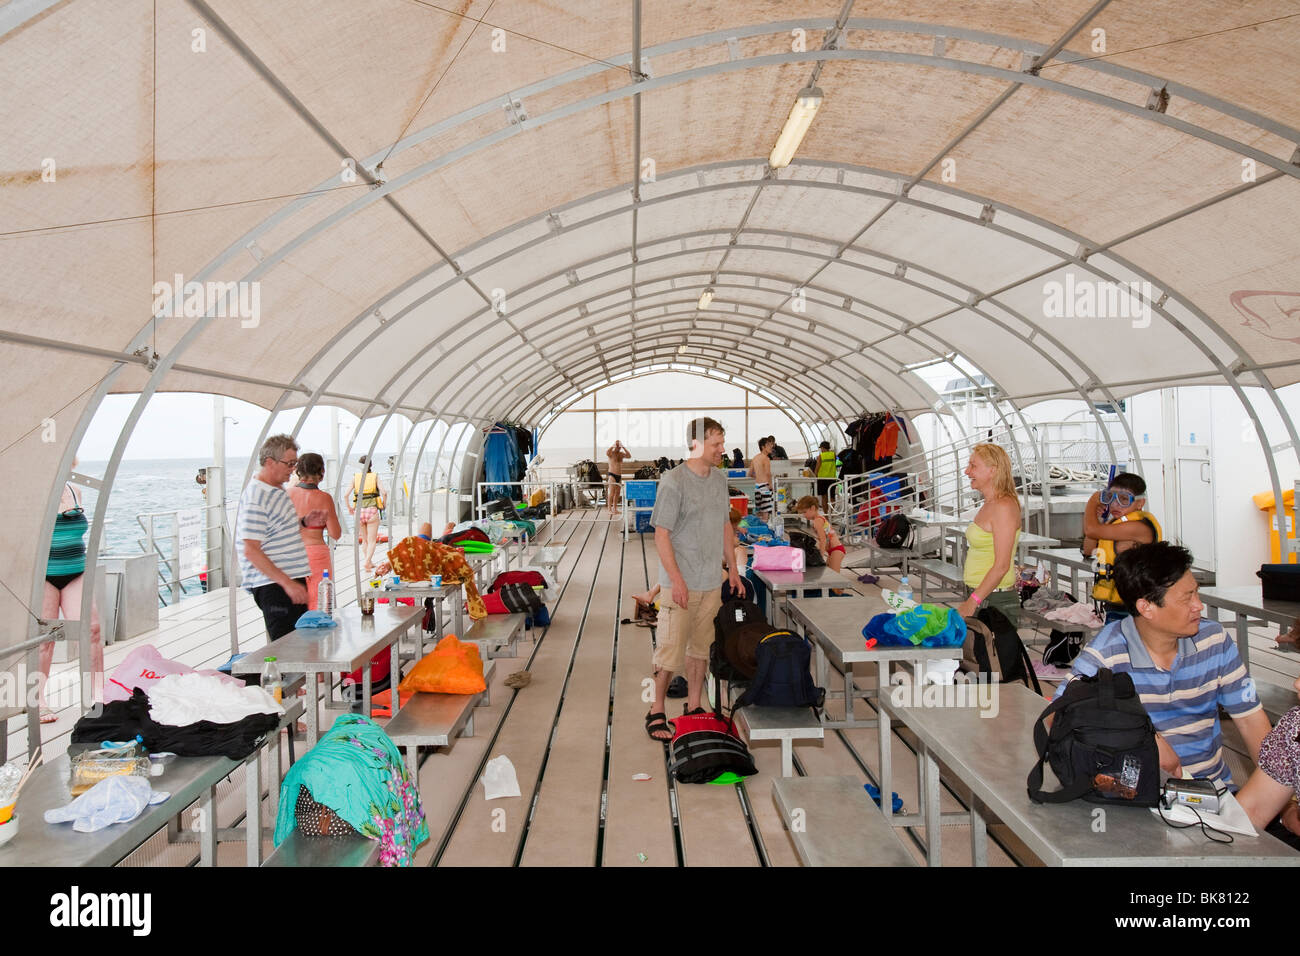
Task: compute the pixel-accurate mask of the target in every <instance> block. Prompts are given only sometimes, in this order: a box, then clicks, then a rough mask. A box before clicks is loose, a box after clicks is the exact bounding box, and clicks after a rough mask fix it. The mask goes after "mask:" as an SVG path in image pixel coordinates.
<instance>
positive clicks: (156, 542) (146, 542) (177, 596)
mask: <svg viewBox="0 0 1300 956" xmlns="http://www.w3.org/2000/svg"><path fill="white" fill-rule="evenodd" d="M193 511H199V512H200V513H206V519H207V520H206V521H203V529H202V530H203V541H204V544H203V546H202V552H203V554H204V561H203V568H201V569H200V570H198V571H193V572H192V573H189V574H182V573H181V571H182V568H181V557H182V556H181V541H180V534H181V521H180V515H181V514H185V513H189V512H193ZM214 512H215V516H214ZM135 520H136V524H138V525H139V526H140V529H141V531H143V532H144V536H143V537H140V538H137V539H136V544H138V545H139V547H140V550H141V551H142V552H143V553H145V554H154V555H157V557H158V577H159V591H158V599H159V601H160V602H161V603H162V605H163V606H164V607H166V606H167V605H168V604H169V603H171V604H174V603H176V602H178V601H180V600H181V598H182V597H184V596H185V593H186V591H185V582H186V581H190V580H199V579H200V577H201V576H203V575H207V574H212V573H213V572H214V571H215V572H216V573H218V574H220V572H221V571H222V569H223V568H224V567H225V538H226V537H227V536H228V531H229V529H228V528H227V527H226V525H227V522H226V508H225V502H219V503H210V504H206V505H204V506H203V507H202V508H197V509H196V508H178V509H174V510H171V511H145V512H142V513H140V514H137V515H136V516H135ZM200 520H202V519H200ZM168 525H170V527H168ZM214 552H215V554H216V560H215V561H214V560H213V554H214ZM168 597H170V598H171V600H170V601H168Z"/></svg>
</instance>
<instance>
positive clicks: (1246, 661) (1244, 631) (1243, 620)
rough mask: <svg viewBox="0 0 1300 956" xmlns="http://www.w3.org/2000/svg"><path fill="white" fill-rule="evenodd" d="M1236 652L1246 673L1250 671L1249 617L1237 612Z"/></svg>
mask: <svg viewBox="0 0 1300 956" xmlns="http://www.w3.org/2000/svg"><path fill="white" fill-rule="evenodd" d="M1237 653H1238V654H1240V655H1241V663H1242V664H1243V665H1245V668H1246V673H1247V674H1249V673H1250V618H1248V617H1247V616H1246V615H1244V614H1242V613H1240V612H1237Z"/></svg>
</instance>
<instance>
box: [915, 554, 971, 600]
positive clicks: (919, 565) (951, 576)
mask: <svg viewBox="0 0 1300 956" xmlns="http://www.w3.org/2000/svg"><path fill="white" fill-rule="evenodd" d="M911 567H912V572H913V573H914V574H917V575H918V576H919V577H920V579H921V586H920V588H918V589H917V594H918V595H919V600H920V601H925V592H926V584H927V582H928V581H929V579H930V578H931V577H935V578H938V579H939V580H940V581H942V582H944V583H945V584H947V585H950V588H949V590H958V591H961V590H964V589H965V584H964V582H963V580H962V578H963V572H962V569H961V568H959V567H957V565H955V564H949V563H948V562H947V561H943V560H940V559H939V558H922V559H921V560H919V561H913V562H912V566H911Z"/></svg>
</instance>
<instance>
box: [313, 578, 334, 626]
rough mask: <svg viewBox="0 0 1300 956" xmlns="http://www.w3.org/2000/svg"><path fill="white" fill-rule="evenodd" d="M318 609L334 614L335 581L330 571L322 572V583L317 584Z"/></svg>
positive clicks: (331, 615) (323, 612)
mask: <svg viewBox="0 0 1300 956" xmlns="http://www.w3.org/2000/svg"><path fill="white" fill-rule="evenodd" d="M316 610H318V611H320V612H321V613H322V614H328V615H329V616H330V617H333V616H334V582H333V581H331V580H330V573H329V572H328V571H323V572H321V579H320V584H318V585H316Z"/></svg>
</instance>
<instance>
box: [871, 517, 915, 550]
mask: <svg viewBox="0 0 1300 956" xmlns="http://www.w3.org/2000/svg"><path fill="white" fill-rule="evenodd" d="M911 541H912V522H910V521H908V520H907V516H906V515H901V514H892V515H890V516H889V517H887V518H886V519H885V520H884V521H882V522H880V527H879V528H878V529H876V544H878V545H880V546H881V547H882V548H891V549H894V550H897V549H899V548H906V547H908V546H909V545H910V544H911Z"/></svg>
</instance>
